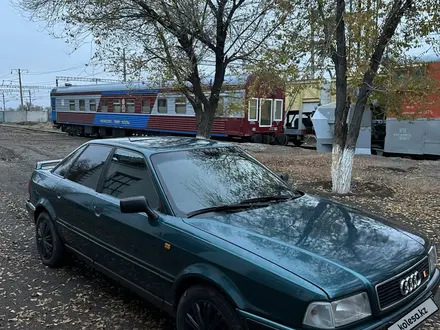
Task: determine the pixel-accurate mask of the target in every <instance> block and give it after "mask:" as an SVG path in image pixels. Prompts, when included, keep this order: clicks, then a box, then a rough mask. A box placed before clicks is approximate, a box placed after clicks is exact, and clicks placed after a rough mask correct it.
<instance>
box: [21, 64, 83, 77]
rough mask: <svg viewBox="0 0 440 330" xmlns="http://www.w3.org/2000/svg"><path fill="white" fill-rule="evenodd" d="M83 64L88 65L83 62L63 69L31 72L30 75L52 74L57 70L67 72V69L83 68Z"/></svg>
mask: <svg viewBox="0 0 440 330" xmlns="http://www.w3.org/2000/svg"><path fill="white" fill-rule="evenodd" d="M83 66H87V64H81V65H77V66H74V67H71V68H67V69H61V70H54V71H46V72H29V73H28V74H29V75H32V76H35V75H45V74H51V73H57V72H65V71H70V70H75V69H78V68H81V67H83Z"/></svg>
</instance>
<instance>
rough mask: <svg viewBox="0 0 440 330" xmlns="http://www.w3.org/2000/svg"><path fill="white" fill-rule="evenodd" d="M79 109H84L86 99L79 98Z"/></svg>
mask: <svg viewBox="0 0 440 330" xmlns="http://www.w3.org/2000/svg"><path fill="white" fill-rule="evenodd" d="M79 111H86V101H85V100H79Z"/></svg>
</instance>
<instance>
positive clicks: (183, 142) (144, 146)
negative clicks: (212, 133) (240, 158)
mask: <svg viewBox="0 0 440 330" xmlns="http://www.w3.org/2000/svg"><path fill="white" fill-rule="evenodd" d="M88 143H89V144H90V143H99V144H106V145H111V146H117V147H125V148H130V149H135V150H138V151H141V152H143V153H145V154H154V153H159V152H165V151H167V152H169V151H182V150H195V149H201V148H218V147H232V146H233V144H231V143H227V142H221V141H214V140H210V139H199V138H194V137H180V136H148V137H146V136H139V137H136V136H134V137H125V138H112V139H96V140H92V141H89V142H88Z"/></svg>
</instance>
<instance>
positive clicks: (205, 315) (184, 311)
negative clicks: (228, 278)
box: [176, 285, 243, 330]
mask: <svg viewBox="0 0 440 330" xmlns="http://www.w3.org/2000/svg"><path fill="white" fill-rule="evenodd" d="M241 323H242V320H241V319H240V317H239V316H238V314H237V312H236V309H235V307H234V306H233V304H232V303H231V301H230V300H229V299H227V298H226V297H225V296H224V295H223V294H222V293H220V292H219V291H218V290H217V289H215V288H213V287H211V286H204V285H196V286H193V287H190V288H189V289H187V290H186V291H185V293H184V294H183V296H182V297H181V298H180V301H179V304H178V306H177V313H176V325H177V330H243V327H242V325H241Z"/></svg>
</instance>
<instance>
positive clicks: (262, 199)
mask: <svg viewBox="0 0 440 330" xmlns="http://www.w3.org/2000/svg"><path fill="white" fill-rule="evenodd" d="M298 197H301V195H294V196H292V195H275V196H265V197H256V198H249V199H244V200H242V201H241V202H240V203H239V204H248V203H261V202H278V201H285V200H289V199H295V198H298Z"/></svg>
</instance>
